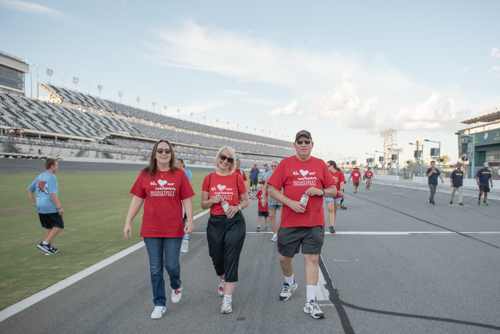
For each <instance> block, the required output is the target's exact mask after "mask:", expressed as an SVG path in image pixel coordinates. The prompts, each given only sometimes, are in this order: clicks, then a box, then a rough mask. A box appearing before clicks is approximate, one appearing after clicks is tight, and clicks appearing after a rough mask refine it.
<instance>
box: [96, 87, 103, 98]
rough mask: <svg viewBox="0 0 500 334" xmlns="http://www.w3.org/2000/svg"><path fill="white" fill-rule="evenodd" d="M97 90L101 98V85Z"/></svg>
mask: <svg viewBox="0 0 500 334" xmlns="http://www.w3.org/2000/svg"><path fill="white" fill-rule="evenodd" d="M97 90H98V91H99V98H101V91H102V86H101V85H97Z"/></svg>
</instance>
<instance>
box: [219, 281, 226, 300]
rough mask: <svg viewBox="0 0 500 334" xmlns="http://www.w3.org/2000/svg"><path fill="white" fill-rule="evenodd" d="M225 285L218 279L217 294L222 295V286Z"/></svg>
mask: <svg viewBox="0 0 500 334" xmlns="http://www.w3.org/2000/svg"><path fill="white" fill-rule="evenodd" d="M225 287H226V284H225V283H222V282H221V281H219V286H218V288H217V290H218V292H219V296H221V297H224V288H225Z"/></svg>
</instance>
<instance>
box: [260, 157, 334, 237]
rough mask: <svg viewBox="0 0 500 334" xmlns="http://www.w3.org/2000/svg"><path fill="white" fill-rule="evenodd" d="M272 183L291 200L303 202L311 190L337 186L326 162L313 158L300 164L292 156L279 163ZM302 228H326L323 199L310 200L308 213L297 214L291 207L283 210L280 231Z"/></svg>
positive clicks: (312, 198) (271, 180)
mask: <svg viewBox="0 0 500 334" xmlns="http://www.w3.org/2000/svg"><path fill="white" fill-rule="evenodd" d="M268 183H269V184H271V185H272V186H273V187H274V188H276V189H281V188H284V191H283V193H284V194H285V196H286V197H288V198H290V199H291V200H294V201H300V198H301V197H302V195H303V194H304V193H305V192H306V190H307V189H309V188H311V187H315V188H318V189H321V188H323V189H327V188H329V187H331V186H333V178H332V176H331V173H330V171H329V170H328V167H327V166H326V163H325V162H324V161H323V160H320V159H318V158H315V157H311V158H310V159H309V160H307V161H300V160H299V159H298V158H297V157H296V156H292V157H289V158H286V159H283V160H282V161H281V162H280V163H279V165H278V167H277V168H276V170H275V171H274V172H273V174H272V175H271V177H270V179H269V180H268ZM299 226H304V227H312V226H325V213H324V210H323V196H310V197H309V202H308V203H307V207H306V211H305V212H304V213H297V212H295V211H293V210H292V209H290V208H289V207H288V206H286V205H284V206H283V218H282V219H281V225H280V227H299Z"/></svg>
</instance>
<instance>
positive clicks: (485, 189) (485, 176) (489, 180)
mask: <svg viewBox="0 0 500 334" xmlns="http://www.w3.org/2000/svg"><path fill="white" fill-rule="evenodd" d="M427 177H428V179H427V182H428V184H429V189H430V196H429V203H430V204H431V205H434V206H435V205H436V202H434V195H435V194H436V188H437V186H438V177H439V178H440V179H441V183H444V179H443V176H442V175H441V172H440V171H439V169H437V168H436V162H435V161H431V165H430V167H429V168H428V169H427ZM475 179H476V183H477V185H478V187H479V196H478V199H477V205H481V196H483V194H484V197H483V205H485V206H488V203H487V202H486V200H487V199H488V193H489V192H490V191H491V188H493V173H492V172H491V170H490V169H489V164H488V163H487V162H485V163H484V164H483V168H481V169H480V170H478V171H477V173H476V176H475ZM463 180H464V172H463V170H462V163H460V162H458V163H457V166H456V169H455V170H454V171H453V172H452V173H451V176H450V185H451V188H452V190H451V198H450V204H453V199H454V197H455V193H458V202H459V203H458V205H460V206H463V205H464V204H463V201H462V187H463Z"/></svg>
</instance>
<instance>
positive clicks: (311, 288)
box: [306, 285, 316, 302]
mask: <svg viewBox="0 0 500 334" xmlns="http://www.w3.org/2000/svg"><path fill="white" fill-rule="evenodd" d="M306 288H307V300H306V301H307V302H310V301H311V300H313V301H316V285H306Z"/></svg>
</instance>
